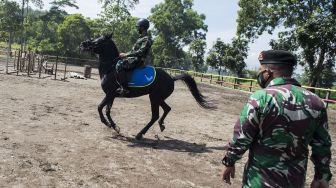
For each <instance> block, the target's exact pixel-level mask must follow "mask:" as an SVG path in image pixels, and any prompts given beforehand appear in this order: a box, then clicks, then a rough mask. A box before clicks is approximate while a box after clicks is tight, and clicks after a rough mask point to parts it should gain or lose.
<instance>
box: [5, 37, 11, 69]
mask: <svg viewBox="0 0 336 188" xmlns="http://www.w3.org/2000/svg"><path fill="white" fill-rule="evenodd" d="M11 53H12V32H11V31H9V39H8V50H7V60H6V74H8V64H9V60H10V58H11Z"/></svg>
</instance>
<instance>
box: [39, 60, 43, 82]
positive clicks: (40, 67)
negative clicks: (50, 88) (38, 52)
mask: <svg viewBox="0 0 336 188" xmlns="http://www.w3.org/2000/svg"><path fill="white" fill-rule="evenodd" d="M42 60H43V57H42V56H40V57H39V58H38V69H39V78H41V72H42V62H43V61H42Z"/></svg>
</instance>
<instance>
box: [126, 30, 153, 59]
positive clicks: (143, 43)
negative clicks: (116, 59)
mask: <svg viewBox="0 0 336 188" xmlns="http://www.w3.org/2000/svg"><path fill="white" fill-rule="evenodd" d="M151 46H152V40H151V38H150V37H149V36H148V35H147V34H145V35H143V36H140V37H139V38H138V40H137V41H136V42H135V44H134V46H133V48H132V50H131V51H129V52H127V53H126V57H129V58H136V59H137V60H138V61H142V62H145V61H146V57H147V55H148V54H149V51H150V48H151Z"/></svg>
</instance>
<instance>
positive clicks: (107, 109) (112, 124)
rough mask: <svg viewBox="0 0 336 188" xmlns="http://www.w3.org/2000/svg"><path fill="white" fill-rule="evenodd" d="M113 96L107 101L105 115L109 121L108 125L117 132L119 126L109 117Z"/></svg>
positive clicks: (118, 131)
mask: <svg viewBox="0 0 336 188" xmlns="http://www.w3.org/2000/svg"><path fill="white" fill-rule="evenodd" d="M113 101H114V97H112V98H111V100H110V101H109V103H108V104H107V106H106V117H107V119H108V121H109V122H110V127H112V128H113V129H114V130H115V131H116V132H117V133H120V128H119V127H118V126H117V125H116V124H115V123H114V121H113V120H112V117H111V108H112V105H113Z"/></svg>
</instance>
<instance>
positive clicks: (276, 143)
mask: <svg viewBox="0 0 336 188" xmlns="http://www.w3.org/2000/svg"><path fill="white" fill-rule="evenodd" d="M308 145H310V146H311V147H312V154H311V160H312V161H313V163H314V165H315V177H314V178H315V179H324V180H326V181H329V180H330V179H331V176H332V175H331V172H330V167H329V164H330V160H331V151H330V147H331V139H330V135H329V133H328V117H327V111H326V108H325V105H324V103H323V102H322V100H321V99H320V98H319V97H318V96H316V95H315V94H313V93H311V92H310V91H307V90H305V89H303V88H301V87H300V84H299V83H298V82H297V81H296V80H295V79H292V78H275V79H274V80H272V81H271V82H270V84H269V85H268V87H267V88H266V89H262V90H259V91H256V92H255V93H253V94H252V95H251V97H250V98H249V101H248V102H247V104H246V105H245V106H244V108H243V110H242V112H241V114H240V118H239V119H238V121H237V123H236V124H235V127H234V135H233V139H232V140H231V141H230V143H229V148H228V150H227V153H226V157H227V158H228V159H229V160H232V161H233V162H235V161H237V160H238V159H240V158H241V157H242V155H243V154H244V153H245V151H246V150H249V157H248V162H247V164H246V165H245V170H244V178H243V187H253V188H258V187H286V188H287V187H295V188H296V187H304V184H305V176H306V170H307V161H308V153H309V150H308Z"/></svg>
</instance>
